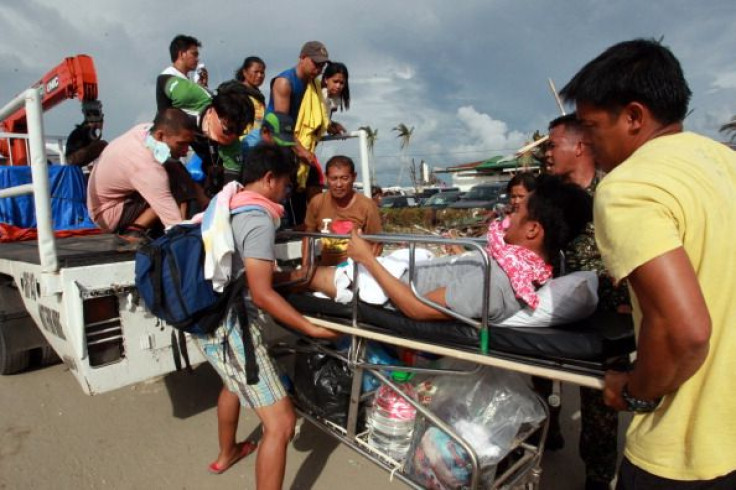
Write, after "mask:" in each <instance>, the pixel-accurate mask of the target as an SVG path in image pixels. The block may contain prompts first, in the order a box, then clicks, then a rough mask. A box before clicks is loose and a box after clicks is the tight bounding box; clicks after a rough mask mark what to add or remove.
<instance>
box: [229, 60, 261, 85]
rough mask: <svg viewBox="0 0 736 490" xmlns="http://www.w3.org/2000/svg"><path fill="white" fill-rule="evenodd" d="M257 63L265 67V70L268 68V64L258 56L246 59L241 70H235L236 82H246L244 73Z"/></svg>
mask: <svg viewBox="0 0 736 490" xmlns="http://www.w3.org/2000/svg"><path fill="white" fill-rule="evenodd" d="M256 63H258V64H261V65H263V67H264V68H265V67H266V62H265V61H263V60H262V59H261V58H259V57H258V56H248V57H247V58H246V59H244V60H243V64H242V65H241V66H240V68H238V69H237V70H235V80H237V81H239V82H244V81H245V75H243V72H244V71H246V70H247V69H248V68H250V67H251V66H253V65H255V64H256Z"/></svg>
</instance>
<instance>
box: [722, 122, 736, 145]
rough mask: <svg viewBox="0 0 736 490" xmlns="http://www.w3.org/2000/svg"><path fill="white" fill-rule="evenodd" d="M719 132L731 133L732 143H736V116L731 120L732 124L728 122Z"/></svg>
mask: <svg viewBox="0 0 736 490" xmlns="http://www.w3.org/2000/svg"><path fill="white" fill-rule="evenodd" d="M719 131H721V132H723V133H731V141H736V116H734V117H733V118H732V119H731V122H727V123H726V124H724V125H723V126H721V128H720V129H719Z"/></svg>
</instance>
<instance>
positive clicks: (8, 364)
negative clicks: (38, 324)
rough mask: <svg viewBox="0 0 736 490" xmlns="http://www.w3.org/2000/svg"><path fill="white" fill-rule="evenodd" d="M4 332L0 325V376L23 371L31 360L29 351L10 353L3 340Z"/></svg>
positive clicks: (7, 345) (6, 342)
mask: <svg viewBox="0 0 736 490" xmlns="http://www.w3.org/2000/svg"><path fill="white" fill-rule="evenodd" d="M5 333H6V330H5V329H4V328H2V325H0V374H1V375H5V374H15V373H19V372H21V371H23V370H25V369H26V368H27V367H28V363H29V362H30V359H31V351H29V350H24V351H20V352H17V351H16V352H12V351H11V350H10V346H9V344H8V341H7V339H6V338H5Z"/></svg>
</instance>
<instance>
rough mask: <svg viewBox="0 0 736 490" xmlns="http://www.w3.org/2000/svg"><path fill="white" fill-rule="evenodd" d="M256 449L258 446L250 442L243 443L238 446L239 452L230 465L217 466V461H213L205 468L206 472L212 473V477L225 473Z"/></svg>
mask: <svg viewBox="0 0 736 490" xmlns="http://www.w3.org/2000/svg"><path fill="white" fill-rule="evenodd" d="M257 448H258V444H256V443H254V442H250V441H245V442H243V443H242V444H241V446H240V452H239V453H238V454H236V455H235V457H234V458H233V459H232V460H231V461H230V463H228V464H226V465H219V464H217V461H213V462H212V463H210V465H209V466H208V467H207V471H209V472H210V473H212V474H213V475H220V474H222V473H225V472H226V471H227V470H229V469H230V467H231V466H232V465H234V464H235V463H237V462H238V461H240V460H241V459H243V458H245V457H246V456H248V455H249V454H250V453H252V452H253V451H255V450H256V449H257Z"/></svg>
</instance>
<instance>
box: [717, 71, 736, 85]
mask: <svg viewBox="0 0 736 490" xmlns="http://www.w3.org/2000/svg"><path fill="white" fill-rule="evenodd" d="M713 87H714V88H716V89H736V71H732V72H727V73H719V74H718V75H717V76H716V79H715V80H713Z"/></svg>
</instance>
